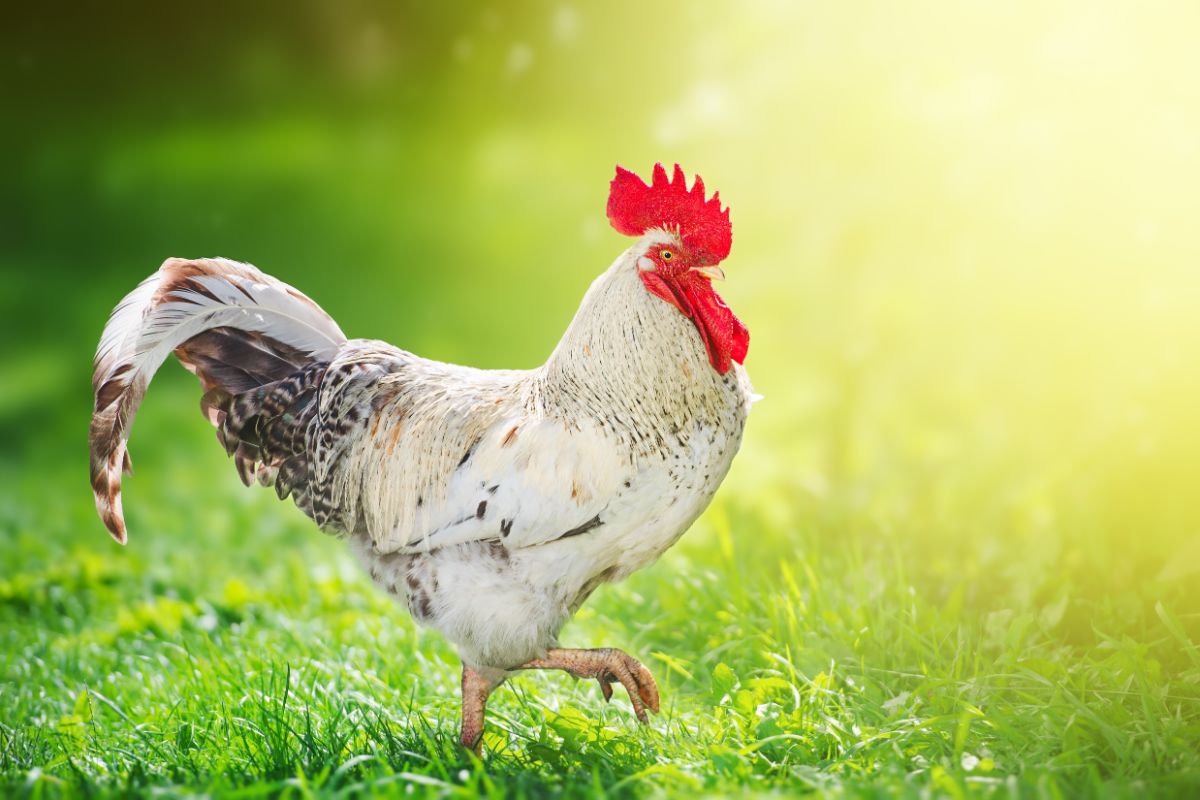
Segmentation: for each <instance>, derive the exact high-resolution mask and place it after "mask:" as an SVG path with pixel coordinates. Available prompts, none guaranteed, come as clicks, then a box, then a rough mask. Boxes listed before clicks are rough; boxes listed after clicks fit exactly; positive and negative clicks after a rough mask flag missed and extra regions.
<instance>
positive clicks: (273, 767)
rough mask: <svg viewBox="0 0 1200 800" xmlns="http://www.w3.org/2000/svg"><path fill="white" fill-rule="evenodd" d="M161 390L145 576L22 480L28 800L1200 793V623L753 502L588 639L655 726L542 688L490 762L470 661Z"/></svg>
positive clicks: (21, 663)
mask: <svg viewBox="0 0 1200 800" xmlns="http://www.w3.org/2000/svg"><path fill="white" fill-rule="evenodd" d="M161 391H162V394H163V395H165V397H160V398H159V401H158V402H152V403H150V404H149V406H148V408H147V410H146V416H145V418H144V419H143V420H141V422H140V424H139V426H138V431H137V435H135V438H134V450H133V452H134V457H135V459H137V460H138V464H139V473H138V474H137V475H135V476H134V477H133V478H132V479H130V481H129V484H128V487H127V488H128V493H127V507H128V508H129V509H130V518H131V539H130V544H129V546H128V548H127V549H118V548H117V547H116V546H115V545H111V544H109V543H108V542H106V541H105V540H104V533H103V531H102V529H101V527H100V526H99V524H98V522H97V521H96V520H95V519H94V518H93V515H92V512H91V510H90V508H89V507H88V503H87V501H86V498H85V497H82V498H81V496H80V493H78V492H73V493H71V494H70V496H69V497H67V498H64V495H63V492H62V487H63V486H65V485H69V484H71V481H73V480H75V479H76V478H77V477H78V476H77V474H76V473H78V471H79V469H77V468H75V466H68V465H66V464H64V465H62V466H61V468H58V469H55V468H52V467H50V466H46V467H45V468H44V469H37V470H31V471H28V472H25V473H22V472H20V471H17V470H10V471H9V473H8V474H6V475H4V476H3V477H4V479H5V480H4V484H5V486H6V487H7V488H6V491H7V492H11V493H12V496H11V497H9V498H6V499H7V501H8V502H6V503H5V504H4V506H3V507H4V508H5V509H6V512H5V513H4V515H3V518H2V520H0V524H3V526H4V528H5V536H6V538H7V541H8V543H9V557H8V558H7V567H8V569H7V570H6V574H5V575H4V577H3V579H2V580H0V622H2V631H3V633H2V634H0V636H2V639H0V645H2V652H3V682H2V683H0V720H2V723H0V786H2V787H3V789H4V793H5V794H11V795H16V796H33V797H41V796H57V795H60V794H73V793H76V792H84V791H86V792H88V793H91V794H105V793H125V792H131V791H132V792H140V791H143V790H149V789H151V788H154V787H169V788H170V790H171V792H178V793H193V792H199V793H226V792H228V793H230V794H233V795H237V796H260V795H264V794H276V793H285V794H291V795H294V796H307V795H310V794H312V795H320V796H346V795H364V796H366V795H372V794H391V793H395V792H398V791H412V792H414V793H415V794H419V795H425V794H429V795H434V796H447V795H449V796H460V795H461V796H473V795H475V794H477V793H483V794H487V795H491V796H502V795H528V796H545V795H550V794H560V793H562V794H565V795H567V796H594V795H599V794H602V793H611V794H616V795H628V796H643V795H647V794H657V793H674V794H682V795H694V794H698V793H703V794H731V793H772V792H779V791H784V792H788V793H792V792H799V791H815V792H819V793H828V794H833V795H837V794H842V793H848V794H852V795H867V796H871V795H878V796H890V795H895V794H911V795H914V796H915V795H930V794H931V795H935V796H948V797H957V796H1004V797H1008V796H1025V795H1029V796H1045V797H1058V796H1074V795H1080V794H1092V793H1104V794H1111V795H1127V796H1142V795H1145V794H1147V793H1156V794H1164V795H1169V794H1178V795H1186V794H1188V793H1194V792H1196V791H1200V753H1198V752H1197V746H1196V743H1197V741H1198V739H1200V648H1197V646H1196V644H1195V631H1196V629H1197V626H1198V624H1200V614H1198V613H1197V609H1196V605H1195V598H1194V595H1191V594H1189V593H1185V592H1182V591H1180V586H1174V587H1172V585H1171V584H1169V583H1161V582H1160V583H1155V584H1151V585H1148V586H1145V587H1142V588H1138V589H1133V590H1130V591H1126V592H1123V593H1121V594H1120V595H1119V596H1118V595H1109V594H1106V593H1104V592H1100V593H1097V594H1094V595H1089V594H1088V592H1087V590H1086V588H1079V589H1077V590H1076V591H1074V592H1071V593H1068V592H1067V591H1066V590H1065V588H1064V587H1067V586H1070V585H1072V584H1073V583H1074V584H1077V585H1078V581H1079V579H1081V578H1083V577H1086V575H1087V574H1088V573H1089V569H1090V568H1089V567H1088V565H1087V564H1086V563H1083V562H1081V561H1080V559H1079V558H1078V556H1076V557H1074V562H1075V565H1074V566H1071V562H1072V557H1071V556H1068V557H1067V558H1066V559H1063V563H1062V564H1058V563H1043V564H1041V565H1038V564H1036V563H1033V562H1032V561H1031V562H1029V563H1028V564H1027V565H1026V568H1025V569H1023V570H1022V571H1021V572H1020V573H1018V572H1010V573H1009V574H1005V572H1004V565H1005V564H1011V563H1012V562H1013V561H1014V559H1016V558H1017V557H1018V554H1019V551H1020V550H1021V549H1022V548H1023V547H1026V546H1028V544H1029V542H1028V541H1027V540H1020V539H1017V540H1009V541H1008V542H1005V541H1004V540H1003V539H992V540H988V541H989V542H990V544H989V545H988V546H990V547H993V548H998V549H995V551H994V552H991V553H987V552H980V553H976V554H975V555H973V556H966V557H964V558H963V560H961V561H960V560H959V558H960V556H961V554H962V552H965V551H960V552H959V553H958V554H956V553H954V552H946V553H944V558H943V559H942V561H941V563H939V559H938V558H937V557H933V555H932V554H931V553H930V552H929V551H928V550H927V549H924V548H925V547H927V546H928V545H922V544H921V543H922V542H929V541H930V540H931V538H933V539H936V538H937V536H936V533H934V532H931V531H930V526H931V525H936V524H937V523H936V522H935V521H933V520H931V519H926V518H923V517H921V516H920V515H919V514H917V513H912V514H910V515H908V516H891V517H890V518H887V517H886V516H880V513H881V512H880V511H879V509H878V508H877V507H874V506H872V505H871V504H863V503H862V502H856V501H855V499H854V498H853V497H839V496H837V495H836V494H833V495H828V494H827V495H825V496H823V497H816V496H814V495H813V494H812V493H811V492H805V491H803V490H799V489H796V490H795V494H794V495H792V496H783V495H780V494H778V493H780V492H784V491H785V490H784V488H783V487H782V485H777V486H771V487H763V488H759V489H758V490H757V491H756V492H754V491H743V492H741V493H739V492H738V491H737V486H738V485H739V483H738V481H737V475H738V473H735V476H734V481H733V485H732V486H731V487H730V490H729V491H726V492H725V493H724V494H723V496H722V497H721V499H720V500H719V502H718V503H717V505H716V507H715V508H714V509H713V510H711V511H710V513H709V514H707V515H706V516H705V518H704V519H703V520H702V521H701V523H700V524H699V525H698V526H697V528H696V529H695V530H694V531H693V532H692V533H690V534H689V535H688V536H687V537H685V539H684V541H683V543H682V544H681V545H680V546H678V547H677V548H676V549H674V550H673V551H671V552H670V553H669V554H668V556H667V557H665V558H664V559H663V560H662V561H661V562H660V563H658V564H657V565H655V566H654V567H652V568H650V569H647V570H645V571H643V572H641V573H640V574H638V575H636V576H635V577H634V578H633V579H631V580H629V581H627V582H625V583H623V584H620V585H616V586H610V587H606V588H604V589H603V590H601V591H600V592H599V593H598V594H597V595H596V596H595V598H594V599H593V600H592V601H591V602H590V603H589V604H588V605H587V606H586V607H585V609H584V610H583V611H582V612H581V613H580V614H579V616H578V618H577V620H576V621H575V622H574V623H573V624H572V625H571V626H569V628H568V629H567V631H566V635H565V641H566V643H568V644H570V645H580V646H593V645H614V646H620V647H623V648H626V649H628V650H629V651H630V652H631V653H634V654H636V655H638V656H640V657H641V658H642V659H643V660H644V661H645V662H646V663H647V664H648V665H649V666H650V667H651V668H652V669H653V670H654V672H655V673H656V675H657V677H658V679H659V683H660V686H661V688H662V690H663V696H664V702H663V713H662V714H661V715H660V716H658V717H656V718H654V719H653V722H652V726H651V727H650V728H639V727H638V726H637V724H636V722H635V720H634V719H633V716H632V714H631V713H630V712H629V708H628V704H627V703H626V702H625V700H624V697H623V695H622V694H621V693H620V692H619V691H618V693H617V695H616V697H615V698H614V702H613V704H612V705H608V706H606V705H605V704H604V703H603V701H602V699H601V697H600V693H599V691H598V689H597V687H595V686H594V685H593V684H591V683H584V682H579V683H575V682H572V681H571V680H570V679H569V678H567V677H566V676H561V675H538V676H528V677H527V676H522V677H519V678H517V679H516V680H514V681H512V682H511V683H510V684H509V685H507V686H506V687H504V688H502V689H501V690H500V691H499V692H498V693H497V695H496V696H495V699H494V701H493V702H492V704H491V708H490V712H491V713H490V719H489V730H488V734H487V737H486V741H485V745H486V755H485V756H484V758H483V760H482V761H477V760H475V759H473V758H472V757H470V756H468V755H466V754H464V753H463V752H462V751H460V750H459V749H458V748H457V746H456V744H455V737H456V732H457V728H456V717H457V685H456V683H457V677H458V666H457V663H456V661H455V658H454V655H453V653H452V652H451V651H450V650H449V649H448V648H447V647H446V645H445V644H444V643H443V642H442V641H441V640H440V639H439V638H438V636H437V635H436V634H433V633H429V632H422V631H420V630H419V629H417V628H415V627H414V626H413V624H412V622H411V621H410V620H409V619H408V617H407V616H406V614H405V613H404V612H403V611H402V610H401V609H400V608H399V607H397V606H396V605H394V604H393V603H392V602H391V601H390V600H389V599H388V598H386V597H385V596H383V595H381V594H380V593H379V592H377V591H375V590H374V589H373V588H372V587H371V586H370V584H369V582H368V581H367V580H366V579H365V578H364V576H363V575H362V574H360V572H359V571H358V569H357V568H356V567H355V566H353V565H352V563H351V559H350V557H349V555H348V553H347V552H345V550H344V549H343V547H342V546H341V545H340V544H339V543H338V542H337V541H336V540H333V539H329V538H326V537H324V536H322V535H321V534H319V533H317V532H315V530H313V529H312V528H311V526H310V525H309V524H307V522H306V521H305V520H304V519H303V518H301V517H300V516H299V514H298V513H296V512H295V511H294V509H291V508H288V507H284V506H282V505H280V504H278V503H277V502H276V501H275V500H274V498H273V496H271V495H270V493H269V492H261V491H260V492H251V491H249V490H243V489H242V487H241V486H240V485H239V484H238V483H237V481H236V478H235V477H233V474H232V469H231V468H230V467H229V466H228V464H227V463H225V462H224V460H223V457H222V456H221V455H220V454H219V448H217V447H216V446H215V445H214V444H212V443H211V442H210V441H209V433H208V431H207V430H206V429H205V426H204V423H203V422H201V421H199V420H198V419H195V418H193V417H192V416H190V415H185V414H184V407H185V406H187V405H190V403H185V402H184V398H185V397H189V396H190V394H191V391H190V387H188V390H187V391H184V390H183V385H182V382H181V381H174V382H172V381H171V379H170V378H168V380H167V381H166V385H165V387H164V388H163V389H162V390H161ZM190 410H191V409H187V411H189V412H190ZM139 444H140V447H139ZM745 457H746V458H753V455H752V453H747V454H746V456H745ZM81 464H82V458H81ZM77 466H78V465H77ZM76 482H77V481H76ZM747 493H748V494H749V495H750V496H744V495H745V494H747ZM17 498H19V501H18V500H17ZM951 502H952V503H953V502H956V500H955V499H954V498H951ZM965 502H967V503H968V504H973V505H975V506H976V507H978V503H979V502H980V501H979V499H978V498H974V497H968V498H966V500H965ZM1075 521H1076V522H1082V520H1075ZM1070 522H1071V520H1066V521H1064V523H1065V524H1068V525H1069V523H1070ZM17 553H19V554H20V558H19V559H16V558H14V557H13V556H14V555H16V554H17ZM946 559H949V561H947V560H946ZM951 564H953V569H951V568H949V567H950V565H951ZM1017 574H1020V575H1022V577H1020V578H1013V577H1012V576H1013V575H1017ZM1162 597H1168V598H1170V599H1169V600H1168V601H1161V600H1160V598H1162ZM1189 602H1190V603H1191V605H1190V606H1189V605H1185V604H1186V603H1189Z"/></svg>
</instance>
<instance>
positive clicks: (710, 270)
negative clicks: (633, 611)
mask: <svg viewBox="0 0 1200 800" xmlns="http://www.w3.org/2000/svg"><path fill="white" fill-rule="evenodd" d="M692 272H699V273H700V274H701V275H703V276H704V277H706V278H708V279H709V280H710V281H723V280H725V272H724V271H723V270H722V269H721V268H720V267H718V266H717V265H716V264H713V265H712V266H711V267H692Z"/></svg>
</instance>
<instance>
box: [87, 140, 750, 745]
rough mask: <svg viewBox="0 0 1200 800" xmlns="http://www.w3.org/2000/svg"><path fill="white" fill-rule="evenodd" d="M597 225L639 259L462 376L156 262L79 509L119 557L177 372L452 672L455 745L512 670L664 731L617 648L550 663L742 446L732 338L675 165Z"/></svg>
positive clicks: (101, 356) (102, 414) (254, 276)
mask: <svg viewBox="0 0 1200 800" xmlns="http://www.w3.org/2000/svg"><path fill="white" fill-rule="evenodd" d="M608 217H609V220H610V221H611V222H612V224H613V227H615V228H616V229H617V230H618V231H619V232H621V233H623V234H627V235H631V236H637V237H639V238H638V240H637V242H636V243H635V244H634V245H633V246H632V247H630V248H629V249H628V250H626V251H625V252H624V253H622V254H621V256H620V257H618V258H617V260H616V261H615V262H614V263H613V265H612V266H611V267H609V268H608V270H607V271H605V272H604V273H603V274H602V275H601V276H600V277H599V278H597V279H596V281H595V282H594V283H593V284H592V286H591V288H590V289H589V290H588V292H587V294H586V295H585V296H584V298H583V302H582V303H581V304H580V307H579V311H578V312H577V313H576V314H575V318H574V320H573V321H572V322H571V325H570V327H568V328H567V331H566V333H565V334H564V335H563V337H562V340H561V341H560V342H559V343H558V346H557V347H556V348H555V350H554V352H553V353H552V354H551V355H550V357H549V358H548V359H547V360H546V363H545V364H543V365H542V366H541V367H539V368H537V369H533V370H528V371H519V370H501V371H490V370H479V369H472V368H470V367H461V366H456V365H453V364H443V363H440V362H437V361H429V360H427V359H424V358H420V357H419V356H416V355H413V354H412V353H409V352H406V351H404V350H400V349H398V348H396V347H392V346H391V345H389V344H385V343H384V342H380V341H371V340H365V339H349V340H348V339H347V338H346V337H345V335H344V334H343V333H342V331H341V329H340V328H339V327H338V325H337V323H335V322H334V321H333V320H332V319H331V318H330V317H329V316H328V315H327V314H326V313H325V312H324V311H322V310H321V308H320V307H319V306H317V304H316V303H314V302H313V301H312V300H310V299H309V298H307V297H306V296H304V295H303V294H301V293H300V292H298V291H296V290H295V289H293V288H291V287H290V286H288V285H286V284H284V283H281V282H280V281H278V280H276V279H274V278H272V277H270V276H269V275H265V274H263V273H262V272H260V271H258V270H257V269H255V268H254V267H252V266H250V265H248V264H241V263H238V262H235V261H228V260H225V259H220V258H214V259H198V260H182V259H174V258H173V259H168V260H167V261H166V262H165V263H164V264H163V265H162V267H161V268H160V269H159V270H158V271H157V272H156V273H154V274H153V275H151V276H150V277H149V278H147V279H146V280H145V281H143V282H142V283H141V285H139V286H138V287H137V288H136V289H135V290H134V291H133V292H132V293H130V294H129V295H128V296H127V297H126V298H125V299H124V300H122V301H121V303H120V305H118V306H117V308H116V310H115V311H114V312H113V314H112V317H111V319H110V320H109V322H108V325H107V326H106V327H105V329H104V333H103V335H102V337H101V339H100V346H99V349H98V350H97V353H96V359H95V369H94V375H93V379H92V381H93V388H94V390H95V413H94V415H93V417H92V423H91V430H90V446H91V477H92V487H93V490H94V491H95V495H96V508H97V510H98V511H99V514H100V517H101V518H102V519H103V521H104V524H105V525H106V526H107V527H108V529H109V530H110V531H111V532H112V535H113V537H114V538H115V539H116V540H117V541H118V542H121V543H124V542H125V541H126V529H125V521H124V518H123V516H122V511H121V473H122V471H123V470H126V471H127V470H128V469H129V467H130V462H129V456H128V453H127V451H126V440H127V438H128V434H129V429H130V426H131V425H132V422H133V417H134V414H135V413H136V411H137V408H138V405H139V403H140V402H141V400H142V397H143V396H144V394H145V392H146V388H147V386H148V384H149V383H150V379H151V377H152V376H153V375H154V373H155V371H156V370H157V369H158V367H159V366H160V365H161V364H162V362H163V361H164V360H165V359H166V357H167V356H168V355H170V353H171V352H172V351H174V353H175V355H176V356H177V357H178V358H179V360H180V361H181V362H182V363H183V365H184V366H185V367H187V368H188V369H189V370H191V371H192V372H193V373H195V374H196V376H197V377H198V378H199V379H200V382H201V384H203V387H204V390H205V395H204V397H203V400H202V401H201V402H202V407H203V409H204V411H205V414H206V415H207V417H208V419H209V421H210V422H212V423H213V425H215V426H216V428H217V436H218V438H219V439H220V441H221V443H222V444H223V445H224V446H225V448H226V450H227V451H228V452H229V453H230V454H231V455H233V457H234V459H235V461H236V464H237V470H238V474H239V475H240V476H241V478H242V480H243V481H244V482H245V483H246V484H247V485H249V484H250V483H251V482H253V481H257V482H258V483H260V484H262V485H264V486H274V488H275V491H276V493H277V494H278V495H279V497H280V498H286V497H287V496H288V495H291V497H292V499H293V501H294V502H295V503H296V505H297V506H299V508H300V509H302V510H303V511H304V513H306V514H307V515H308V516H310V517H312V518H313V519H314V520H315V521H316V523H317V524H318V525H319V526H320V527H321V528H322V529H323V530H326V531H329V532H331V533H336V534H338V535H340V536H342V537H343V538H345V539H346V541H347V542H348V543H349V544H350V546H351V548H352V549H353V550H354V552H355V553H356V554H357V556H358V558H359V559H360V560H361V561H362V563H363V565H364V566H365V568H366V569H367V570H368V571H369V572H370V575H371V577H372V579H373V580H374V581H375V583H376V584H377V585H378V586H379V587H381V588H382V589H384V590H385V591H387V592H388V593H390V594H392V595H395V596H396V597H398V598H403V599H404V601H405V602H406V603H407V605H408V608H409V610H410V612H411V613H412V615H413V617H414V618H415V619H416V620H417V621H418V622H419V623H422V624H425V625H429V626H431V627H433V628H436V629H437V630H439V631H441V632H442V633H443V634H444V635H445V636H446V637H447V638H448V639H449V640H450V641H451V642H453V643H454V644H455V645H456V646H457V648H458V652H459V654H460V656H461V658H462V663H463V668H462V734H461V740H462V743H463V744H464V745H465V746H467V747H470V748H475V749H477V748H478V745H479V742H480V740H481V737H482V733H483V724H484V707H485V704H486V702H487V698H488V696H489V695H490V694H491V692H492V691H493V690H494V689H495V688H496V687H497V686H499V685H500V684H501V683H502V682H503V681H504V680H505V678H506V677H508V676H509V675H511V674H512V673H513V672H515V671H517V670H527V669H560V670H565V671H567V672H569V673H571V674H572V675H575V676H577V677H587V678H595V679H596V680H598V681H599V682H600V686H601V689H602V690H603V692H604V696H605V698H606V699H608V698H610V697H611V695H612V686H611V684H612V683H614V682H619V683H620V684H622V685H623V686H624V688H625V689H626V690H627V691H628V693H629V697H630V700H631V702H632V703H633V708H634V711H635V713H636V714H637V717H638V719H639V720H641V721H642V722H645V721H646V709H647V708H649V709H650V710H652V711H655V712H657V711H658V708H659V695H658V688H657V686H656V685H655V682H654V679H653V677H652V676H651V675H650V672H649V671H648V670H647V669H646V668H645V667H644V666H643V665H642V664H640V663H639V662H638V661H636V660H635V659H633V658H632V657H630V656H629V655H627V654H625V653H624V652H621V651H620V650H615V649H608V648H605V649H596V650H572V649H561V648H559V647H558V646H557V636H558V632H559V629H560V628H561V627H562V625H563V624H564V623H565V622H566V621H567V620H568V619H569V618H570V617H571V615H572V614H573V613H574V612H575V611H576V610H577V609H578V608H579V606H580V605H581V604H582V603H583V602H584V600H586V599H587V597H588V595H589V594H591V592H592V591H594V590H595V589H596V587H597V586H599V585H600V584H601V583H604V582H606V581H615V580H620V579H621V578H624V577H625V576H627V575H629V574H630V573H631V572H633V571H634V570H636V569H638V568H639V567H643V566H645V565H647V564H649V563H651V562H652V561H654V560H655V559H656V558H658V557H659V556H660V555H661V554H662V553H663V551H665V550H666V549H667V548H668V547H670V546H671V545H672V544H673V543H674V542H675V541H676V540H677V539H678V538H679V537H680V535H682V534H683V532H684V531H685V530H687V528H688V527H689V526H690V525H691V523H692V522H693V521H694V520H695V519H696V517H697V516H698V515H699V514H700V512H701V511H703V510H704V508H705V507H706V506H707V505H708V503H709V501H710V500H711V499H712V497H713V494H714V493H715V492H716V490H717V487H718V486H719V485H720V483H721V481H722V479H723V478H724V477H725V474H726V472H727V471H728V470H729V466H730V462H731V461H732V460H733V457H734V454H735V453H736V452H737V450H738V446H739V445H740V443H741V439H742V429H743V426H744V424H745V419H746V413H747V411H748V409H749V406H750V400H751V396H752V395H751V389H750V385H749V382H748V380H747V378H746V374H745V372H744V370H743V369H742V368H741V366H740V364H741V362H742V361H743V360H744V359H745V356H746V350H747V347H748V345H749V334H748V333H747V331H746V328H745V326H743V325H742V323H741V322H739V321H738V319H737V318H736V317H735V316H734V315H733V313H732V312H731V311H730V310H729V308H728V307H727V306H726V305H725V304H724V303H723V302H722V300H721V298H720V297H719V296H718V295H717V293H716V292H715V291H713V288H712V283H711V282H712V280H713V279H719V278H722V277H724V276H723V274H722V272H721V270H720V268H719V267H718V266H717V264H718V263H720V262H721V261H722V260H723V259H724V258H725V257H726V256H727V255H728V254H729V249H730V245H731V242H732V234H731V227H730V222H729V211H728V209H726V210H724V211H723V210H722V209H721V206H720V202H719V199H718V197H717V195H715V194H714V195H713V197H712V199H709V200H706V199H705V196H704V184H703V182H702V181H701V180H700V178H699V177H697V178H696V180H695V182H694V185H693V187H692V189H691V190H690V191H689V190H688V189H687V184H686V179H685V177H684V174H683V171H682V170H681V169H680V168H679V166H678V165H676V166H675V171H674V175H673V177H671V178H670V179H668V177H667V173H666V170H664V169H663V167H662V165H661V164H657V165H655V168H654V175H653V178H652V180H651V183H650V184H649V185H647V184H646V183H644V182H643V181H642V180H641V179H640V178H638V177H637V176H636V175H634V174H633V173H631V172H629V171H627V170H625V169H622V168H620V167H618V168H617V174H616V177H615V178H614V179H613V181H612V185H611V189H610V194H609V199H608Z"/></svg>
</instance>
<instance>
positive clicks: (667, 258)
mask: <svg viewBox="0 0 1200 800" xmlns="http://www.w3.org/2000/svg"><path fill="white" fill-rule="evenodd" d="M659 255H661V256H662V260H663V261H670V260H671V258H672V257H673V256H674V255H675V254H674V253H672V252H671V251H670V250H663V251H662V252H661V253H659Z"/></svg>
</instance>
